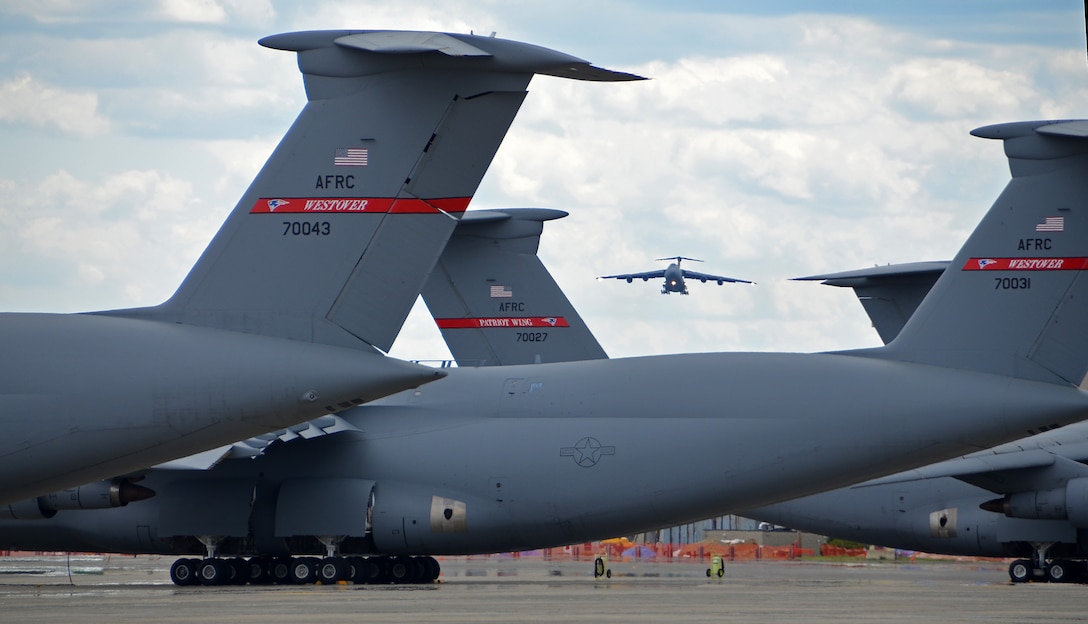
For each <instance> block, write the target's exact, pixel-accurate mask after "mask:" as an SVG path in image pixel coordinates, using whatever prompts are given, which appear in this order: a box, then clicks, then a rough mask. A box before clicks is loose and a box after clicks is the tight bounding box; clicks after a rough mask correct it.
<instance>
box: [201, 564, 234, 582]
mask: <svg viewBox="0 0 1088 624" xmlns="http://www.w3.org/2000/svg"><path fill="white" fill-rule="evenodd" d="M196 575H197V578H199V579H200V584H201V585H208V586H211V587H215V586H219V585H226V584H227V583H229V582H230V579H231V576H233V566H231V565H230V563H229V562H227V561H223V560H222V559H219V558H213V559H204V560H203V561H201V562H200V563H199V564H197V568H196Z"/></svg>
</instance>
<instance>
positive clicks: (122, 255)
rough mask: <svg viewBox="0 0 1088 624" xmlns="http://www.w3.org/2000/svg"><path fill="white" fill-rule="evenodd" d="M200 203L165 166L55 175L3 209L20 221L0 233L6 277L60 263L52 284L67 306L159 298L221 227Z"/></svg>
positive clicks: (8, 219)
mask: <svg viewBox="0 0 1088 624" xmlns="http://www.w3.org/2000/svg"><path fill="white" fill-rule="evenodd" d="M4 186H11V183H10V182H8V183H6V184H5V185H4ZM201 208H202V207H201V202H200V200H199V199H198V198H196V197H194V195H193V189H192V185H191V184H190V183H188V182H186V181H183V180H179V179H177V178H174V177H172V176H170V175H168V174H164V173H162V172H158V171H125V172H121V173H118V174H115V175H111V176H109V177H107V178H105V179H103V180H98V181H94V182H90V181H86V180H82V179H78V178H76V177H74V176H72V175H71V174H69V173H68V172H65V171H59V172H57V173H55V174H52V175H50V176H48V177H47V178H45V179H42V180H41V181H39V182H38V183H37V184H36V185H35V189H34V190H33V191H31V192H22V193H19V194H13V195H10V196H9V201H7V202H5V205H4V207H3V208H0V221H2V222H4V223H19V224H20V226H19V227H18V228H4V230H3V232H2V233H0V250H2V251H0V258H2V260H0V265H2V266H4V267H6V268H5V270H4V274H7V273H11V274H18V273H21V272H27V271H30V272H33V271H34V270H36V267H38V266H56V267H62V268H61V272H60V273H58V274H57V275H56V276H55V278H54V279H55V280H56V281H55V283H53V284H52V289H55V290H57V291H61V292H64V293H65V294H66V300H67V301H68V303H67V304H64V305H62V306H61V307H62V309H65V310H67V311H74V310H86V309H95V308H110V307H126V306H131V305H149V304H154V303H158V302H159V301H161V300H163V299H165V298H166V297H167V296H169V294H170V293H171V292H173V290H174V288H175V287H176V286H177V285H178V283H179V282H180V279H181V277H183V276H184V275H185V273H186V272H187V271H188V269H189V267H190V265H191V264H192V262H194V261H195V259H196V257H197V255H199V253H200V251H202V250H203V248H204V246H205V245H206V244H207V242H208V232H209V231H211V232H214V230H215V228H216V227H217V226H218V223H217V222H216V223H209V222H208V221H209V215H206V214H203V213H205V212H206V211H205V210H202V209H201ZM219 217H220V215H211V219H214V220H218V218H219ZM4 303H5V308H6V309H12V308H13V307H23V306H26V307H25V308H24V309H34V306H32V305H27V303H24V302H20V301H10V302H7V301H6V302H4Z"/></svg>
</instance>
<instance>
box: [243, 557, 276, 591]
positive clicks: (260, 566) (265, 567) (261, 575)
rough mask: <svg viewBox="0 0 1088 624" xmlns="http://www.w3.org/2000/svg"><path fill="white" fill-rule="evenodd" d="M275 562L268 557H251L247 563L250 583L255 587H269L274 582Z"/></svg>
mask: <svg viewBox="0 0 1088 624" xmlns="http://www.w3.org/2000/svg"><path fill="white" fill-rule="evenodd" d="M272 564H273V561H272V560H271V559H269V558H267V557H251V558H250V560H249V561H248V562H247V568H248V569H249V582H250V583H252V584H254V585H268V584H269V583H271V582H272Z"/></svg>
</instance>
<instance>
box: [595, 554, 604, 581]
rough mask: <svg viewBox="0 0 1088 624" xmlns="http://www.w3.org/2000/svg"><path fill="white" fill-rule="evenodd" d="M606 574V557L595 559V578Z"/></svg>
mask: <svg viewBox="0 0 1088 624" xmlns="http://www.w3.org/2000/svg"><path fill="white" fill-rule="evenodd" d="M602 576H604V559H601V558H600V557H597V558H596V559H594V560H593V578H601V577H602Z"/></svg>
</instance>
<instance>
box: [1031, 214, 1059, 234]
mask: <svg viewBox="0 0 1088 624" xmlns="http://www.w3.org/2000/svg"><path fill="white" fill-rule="evenodd" d="M1035 231H1036V232H1064V231H1065V217H1047V218H1045V219H1043V222H1042V223H1037V224H1036V225H1035Z"/></svg>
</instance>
